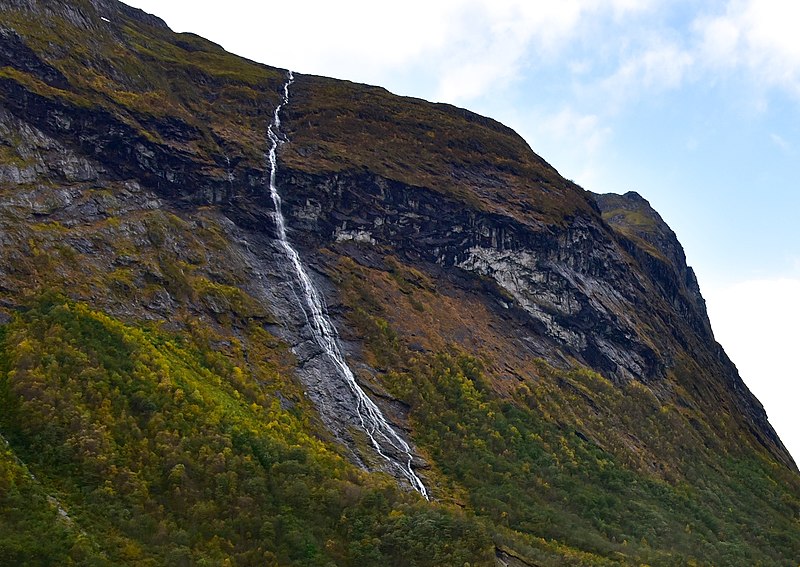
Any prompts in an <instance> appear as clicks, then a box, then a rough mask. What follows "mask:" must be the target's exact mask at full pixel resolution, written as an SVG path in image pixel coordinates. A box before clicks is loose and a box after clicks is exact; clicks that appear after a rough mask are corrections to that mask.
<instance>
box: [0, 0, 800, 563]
mask: <svg viewBox="0 0 800 567" xmlns="http://www.w3.org/2000/svg"><path fill="white" fill-rule="evenodd" d="M0 10H2V15H3V18H2V24H0V101H1V102H0V197H1V199H0V242H1V243H2V247H0V344H1V345H2V348H0V434H2V437H3V439H2V440H0V441H1V442H3V446H2V447H0V449H2V451H1V452H0V471H2V474H0V487H2V489H3V490H2V492H0V526H2V530H0V562H6V563H12V564H13V563H26V562H27V563H29V564H53V563H61V564H69V563H76V564H176V565H178V564H187V565H188V564H203V563H222V564H224V562H226V561H227V562H229V563H230V564H233V565H250V564H252V565H264V564H267V565H270V564H274V565H278V564H280V565H289V564H295V565H329V564H335V565H463V564H465V563H466V562H469V563H470V564H473V565H478V564H487V565H488V564H492V563H494V562H499V563H500V564H504V563H505V564H518V565H525V564H528V565H557V564H559V565H560V564H572V565H598V564H599V565H602V564H606V565H616V564H626V565H627V564H630V565H638V564H641V563H649V564H653V565H683V564H692V563H698V562H699V563H701V564H715V565H750V564H764V565H794V563H793V561H795V560H796V557H798V556H800V500H798V494H800V476H798V473H797V469H796V466H795V464H794V463H793V461H792V459H791V457H790V456H789V455H788V453H787V452H786V450H785V449H784V447H783V446H782V444H781V442H780V439H779V438H778V437H777V435H776V434H775V432H774V431H773V430H772V428H771V426H770V425H769V423H768V421H767V419H766V415H765V414H764V411H763V408H762V407H761V406H760V404H759V403H758V401H757V400H756V399H755V398H754V397H753V396H752V395H751V394H750V393H749V391H748V390H747V388H746V387H745V386H744V384H743V383H742V382H741V380H740V378H739V377H738V374H737V373H736V370H735V368H734V367H733V365H732V364H731V363H730V361H729V360H728V359H727V357H726V356H725V354H724V352H723V351H722V349H721V348H720V347H719V345H717V344H716V342H715V341H714V339H713V336H712V334H711V330H710V325H709V322H708V318H707V315H706V313H705V308H704V304H703V300H702V297H701V295H700V292H699V288H698V286H697V282H696V279H695V278H694V275H693V272H692V271H691V269H690V268H688V267H687V266H686V263H685V258H684V256H683V252H682V250H681V248H680V245H679V243H678V242H677V239H676V238H675V236H674V234H673V233H672V232H671V231H670V230H669V228H668V227H667V226H666V225H665V224H664V223H663V221H662V220H661V219H660V218H659V217H658V215H657V213H655V212H654V211H652V209H651V208H650V207H649V205H648V204H647V203H646V201H644V200H643V199H641V198H640V197H638V196H637V195H635V194H627V195H624V196H614V195H605V196H599V195H592V194H590V193H587V192H585V191H583V190H582V189H581V188H579V187H577V186H576V185H574V184H573V183H571V182H569V181H566V180H565V179H563V178H562V177H561V176H560V175H559V174H558V172H556V171H555V170H554V169H553V168H552V167H550V166H549V165H548V164H547V163H546V162H545V161H544V160H542V159H541V158H540V157H539V156H537V155H536V154H534V153H533V152H532V151H531V150H530V148H528V146H527V145H526V144H525V142H524V141H523V140H522V139H521V138H520V137H519V136H518V135H516V134H515V133H514V132H513V131H511V130H509V129H508V128H506V127H504V126H502V125H500V124H498V123H496V122H494V121H492V120H490V119H487V118H483V117H480V116H477V115H475V114H472V113H470V112H468V111H465V110H461V109H457V108H454V107H450V106H447V105H434V104H430V103H427V102H425V101H421V100H417V99H410V98H404V97H397V96H394V95H392V94H390V93H388V92H387V91H385V90H383V89H380V88H376V87H367V86H363V85H358V84H353V83H348V82H343V81H337V80H333V79H327V78H322V77H313V76H306V75H295V77H294V81H293V82H292V83H291V87H290V89H289V90H288V91H287V90H285V89H286V87H287V81H288V76H287V74H286V72H285V71H282V70H277V69H273V68H270V67H266V66H263V65H259V64H256V63H253V62H250V61H246V60H243V59H241V58H238V57H235V56H233V55H230V54H227V53H225V52H224V51H223V50H222V49H221V48H220V47H218V46H216V45H214V44H212V43H210V42H207V41H205V40H203V39H202V38H199V37H197V36H193V35H191V34H174V33H172V32H171V31H170V30H169V29H168V28H167V27H166V26H165V25H164V24H163V22H161V21H160V20H158V19H157V18H155V17H153V16H149V15H147V14H144V13H142V12H140V11H138V10H135V9H132V8H129V7H127V6H125V5H123V4H119V3H116V2H113V1H111V0H79V1H75V2H70V3H64V2H57V1H55V0H13V1H10V2H9V1H8V0H6V1H3V2H2V3H0ZM287 94H288V99H286V98H284V97H285V96H286V95H287ZM282 102H283V105H282V106H281V107H280V108H279V105H280V104H281V103H282ZM278 111H279V112H278ZM276 118H279V119H280V124H278V123H277V120H276ZM269 132H271V133H272V136H273V137H272V138H271V137H270V135H269V134H268V133H269ZM271 148H273V151H271ZM268 156H269V157H272V156H274V157H275V158H276V159H275V163H274V168H273V167H272V165H271V163H270V159H268ZM271 174H274V180H273V182H274V188H275V189H276V191H277V192H278V193H279V195H280V197H281V200H282V207H281V208H282V212H283V217H284V220H285V225H286V234H285V235H283V234H281V231H280V229H279V228H278V226H277V224H276V220H277V213H276V199H275V196H274V195H271V192H270V186H271V181H270V177H271ZM284 236H285V238H284ZM287 246H290V247H291V248H292V249H293V250H295V251H296V252H297V253H298V258H299V261H300V262H301V264H302V266H303V268H302V269H303V271H304V272H306V274H307V276H308V282H309V284H310V285H312V286H313V287H314V289H315V293H318V294H319V295H320V296H321V298H322V299H323V300H324V304H327V311H328V313H329V315H330V320H331V322H332V323H333V325H334V326H335V328H336V329H337V330H338V334H339V337H338V338H337V337H336V336H335V335H336V333H335V332H333V331H332V330H326V331H325V334H326V336H327V337H328V338H330V339H331V340H332V341H334V342H337V341H338V343H337V344H340V345H341V348H342V350H343V352H344V353H345V354H346V362H347V365H348V367H349V368H350V369H352V372H353V375H354V379H355V380H356V382H357V383H358V386H359V387H360V388H361V389H363V390H364V391H366V392H367V393H368V394H369V396H370V398H371V400H372V401H374V402H375V403H376V404H377V407H378V408H379V410H380V411H381V412H382V414H383V415H385V416H386V417H387V419H389V420H390V421H391V422H393V424H394V432H395V433H396V434H397V435H398V436H399V437H401V438H403V439H405V440H407V441H408V443H409V446H410V447H411V449H410V450H411V451H412V454H413V460H412V463H411V464H412V469H413V471H414V472H415V474H418V475H419V476H420V477H421V479H422V480H423V481H424V484H425V486H426V487H427V489H428V491H429V493H430V496H431V499H432V502H427V501H425V500H424V499H423V498H422V497H421V496H419V495H418V494H417V493H415V492H413V491H412V489H411V486H410V484H409V482H408V481H409V479H408V478H407V477H406V476H404V475H403V474H402V472H401V469H398V468H397V467H394V466H391V464H387V463H389V461H387V459H385V458H384V457H385V456H386V455H383V456H382V455H381V454H380V453H381V451H377V450H376V449H375V445H374V444H373V443H371V442H370V437H371V434H374V430H370V428H369V427H368V426H366V427H365V426H364V425H363V422H361V420H360V416H361V415H362V414H361V413H360V411H361V409H360V407H359V406H358V403H353V402H352V401H349V400H351V399H352V398H351V397H350V396H351V394H350V393H348V392H351V390H348V389H347V385H346V384H344V383H343V382H341V381H340V378H341V376H342V372H343V371H342V369H341V368H339V366H340V364H339V363H338V362H337V361H336V360H334V359H333V358H331V356H329V353H328V354H326V350H329V349H326V348H324V347H323V346H321V343H320V341H319V340H318V339H319V331H318V330H315V328H314V325H313V319H314V317H312V316H310V315H309V313H310V311H309V309H310V307H309V302H308V301H307V299H304V297H305V298H307V295H308V292H307V291H304V289H303V287H302V285H301V280H302V278H301V277H300V276H299V275H298V274H299V272H298V271H297V270H296V269H293V268H292V267H291V264H290V263H288V260H287V259H288V258H289V256H290V254H289V253H288V252H287ZM287 254H288V256H287ZM323 327H324V326H323ZM387 435H389V434H387ZM389 456H390V457H394V458H397V457H401V456H402V455H389ZM384 473H389V475H393V476H394V477H395V478H394V479H392V478H391V476H387V475H386V474H384ZM25 502H30V506H29V513H25V512H24V511H23V510H25V508H24V506H25V504H24V503H25ZM37 541H48V542H49V545H48V546H46V547H44V546H43V547H38V546H37Z"/></svg>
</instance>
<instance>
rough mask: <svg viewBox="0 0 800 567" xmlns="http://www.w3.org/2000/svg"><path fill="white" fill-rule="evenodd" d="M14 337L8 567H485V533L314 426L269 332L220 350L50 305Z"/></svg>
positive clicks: (9, 346)
mask: <svg viewBox="0 0 800 567" xmlns="http://www.w3.org/2000/svg"><path fill="white" fill-rule="evenodd" d="M0 340H1V341H2V345H1V346H2V350H0V353H1V354H0V356H1V358H0V361H1V364H0V366H2V368H1V369H0V370H2V373H1V374H0V375H1V376H2V377H3V378H2V381H0V431H2V434H3V436H4V437H5V438H6V439H7V440H8V441H9V443H10V448H8V447H4V446H3V447H0V483H2V486H3V488H4V490H3V491H2V492H1V493H0V494H2V496H1V497H0V498H2V502H0V504H2V505H0V526H2V527H3V529H2V530H0V563H3V564H29V565H34V564H42V565H44V564H54V563H57V564H62V565H69V564H96V565H106V564H107V565H163V564H169V565H227V564H230V565H321V566H322V565H325V566H327V565H337V566H342V565H354V566H356V565H419V566H422V565H442V566H444V565H463V564H465V562H471V563H472V564H474V565H477V564H488V560H489V558H490V549H491V544H490V541H489V540H488V538H487V535H486V533H485V532H484V530H483V529H482V528H481V527H480V525H479V524H477V523H475V522H474V521H472V520H470V519H469V517H467V516H465V515H464V514H463V513H461V512H459V511H456V510H455V509H453V508H450V507H442V506H436V505H431V504H428V503H426V502H424V501H422V500H421V499H420V498H419V497H418V495H416V494H414V493H407V492H403V491H401V490H399V489H398V488H397V487H396V485H395V483H394V481H393V480H391V479H388V478H384V477H382V476H380V475H371V476H368V475H365V474H363V473H360V472H359V471H357V470H356V469H354V468H353V467H352V466H351V465H349V464H347V463H346V461H344V460H343V459H342V458H341V457H340V456H339V455H338V454H337V453H336V452H335V451H334V450H332V448H331V447H329V446H327V445H325V444H324V443H323V442H321V441H320V440H319V439H317V438H316V437H314V436H313V435H311V434H310V433H309V432H310V431H311V430H313V428H312V427H311V425H310V423H309V421H308V419H309V416H310V415H312V414H311V413H310V412H309V408H308V407H307V405H306V403H305V402H304V401H303V400H302V396H300V395H299V394H298V391H297V386H296V385H294V384H293V383H292V382H291V380H290V379H288V378H287V377H286V375H285V374H284V372H285V369H284V368H281V367H280V365H277V366H276V364H275V362H274V361H279V360H281V359H282V358H285V356H284V355H282V354H281V350H282V349H283V347H282V346H281V345H280V343H278V342H277V341H275V340H274V339H273V338H271V337H270V336H269V335H268V334H266V333H265V332H264V331H262V330H260V329H257V328H255V329H250V330H249V331H248V337H247V344H248V345H249V346H248V349H249V351H248V353H247V355H246V354H245V353H244V352H243V347H242V345H239V347H232V348H231V349H229V350H228V351H227V352H216V351H212V350H209V349H208V348H207V347H203V346H201V345H199V344H198V342H197V340H196V339H193V338H191V337H189V336H185V335H184V336H180V335H178V336H175V335H166V334H164V333H162V332H159V331H158V330H156V329H152V328H142V327H133V326H130V325H125V324H123V323H121V322H119V321H117V320H115V319H113V318H111V317H108V316H107V315H104V314H102V313H100V312H97V311H94V310H92V309H90V308H89V307H87V306H86V305H85V304H80V303H73V302H69V301H66V300H64V299H63V298H61V297H59V296H53V295H45V296H44V297H42V298H41V299H40V300H39V301H37V302H36V304H34V305H33V306H31V308H29V309H27V310H25V311H24V312H23V313H21V314H19V315H18V316H16V317H15V319H14V321H13V322H12V323H10V324H9V325H7V326H6V327H4V328H3V331H2V335H0ZM279 392H280V396H279V395H278V393H279ZM281 396H282V397H283V399H294V400H295V401H294V402H292V403H291V407H286V408H284V407H283V406H282V404H281ZM12 449H13V452H12ZM17 457H18V458H19V459H20V461H17V460H16V458H17ZM22 463H25V464H24V465H23V464H22ZM28 470H30V471H31V472H33V473H34V474H35V480H34V479H33V478H30V477H28V476H27V471H28ZM48 496H49V497H51V499H50V500H52V499H53V498H55V499H57V505H58V506H62V507H63V509H64V510H65V511H66V513H67V514H68V515H69V516H68V519H63V518H60V516H59V513H58V511H57V507H56V506H57V505H56V504H55V502H56V500H52V502H53V503H51V502H50V501H49V500H48ZM41 542H46V545H42V544H41Z"/></svg>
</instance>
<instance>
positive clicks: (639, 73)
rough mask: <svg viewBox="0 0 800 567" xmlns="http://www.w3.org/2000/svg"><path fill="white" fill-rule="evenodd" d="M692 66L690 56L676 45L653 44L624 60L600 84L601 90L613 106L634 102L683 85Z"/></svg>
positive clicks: (692, 58) (666, 43)
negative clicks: (647, 95) (614, 103)
mask: <svg viewBox="0 0 800 567" xmlns="http://www.w3.org/2000/svg"><path fill="white" fill-rule="evenodd" d="M694 62H695V57H694V55H693V54H692V53H691V52H689V51H687V50H685V49H683V48H682V47H680V46H679V45H677V44H675V43H672V42H662V43H659V42H657V43H655V44H654V45H652V46H650V47H649V48H647V49H645V50H644V51H642V52H641V53H637V54H636V55H634V56H632V57H630V58H629V59H627V60H624V61H623V62H622V63H621V64H620V66H619V68H618V69H617V71H616V72H615V73H614V74H613V75H611V76H610V77H608V78H607V79H605V80H604V81H603V89H604V90H605V91H606V92H607V94H608V96H609V98H610V100H612V101H615V102H616V103H617V104H621V103H623V102H625V101H627V100H630V99H636V98H638V97H640V96H641V95H642V94H643V92H645V91H660V90H665V89H675V88H678V87H680V86H681V85H682V84H683V82H684V79H685V77H686V75H687V73H688V72H689V70H690V69H691V68H692V66H693V64H694Z"/></svg>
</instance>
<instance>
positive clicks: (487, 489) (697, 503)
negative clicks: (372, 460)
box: [329, 256, 800, 565]
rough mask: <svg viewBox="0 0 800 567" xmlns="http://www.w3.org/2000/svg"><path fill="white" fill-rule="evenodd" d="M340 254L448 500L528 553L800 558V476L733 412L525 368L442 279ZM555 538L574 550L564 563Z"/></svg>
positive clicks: (371, 337)
mask: <svg viewBox="0 0 800 567" xmlns="http://www.w3.org/2000/svg"><path fill="white" fill-rule="evenodd" d="M335 258H336V256H331V261H332V262H334V263H332V264H331V265H330V268H329V269H330V270H331V273H332V274H333V277H334V278H337V279H338V280H339V281H340V283H341V285H342V288H343V290H344V297H345V298H346V302H347V304H348V305H349V308H350V311H349V312H350V316H349V320H350V322H351V324H352V326H353V327H354V328H356V329H359V330H360V334H361V336H362V337H364V340H365V341H366V343H367V345H368V354H367V357H368V360H369V361H370V362H371V363H372V364H374V365H375V366H376V367H377V368H380V369H382V371H383V372H384V383H385V384H386V385H387V387H388V388H389V389H390V390H391V391H392V393H393V394H395V395H397V396H398V397H399V398H401V399H403V400H404V401H405V402H406V403H407V404H408V405H409V406H410V408H411V409H410V414H409V418H408V419H409V426H410V427H411V428H412V430H413V432H414V438H415V439H416V440H417V442H418V443H419V446H420V448H421V449H422V450H423V451H424V452H425V453H426V456H428V457H429V458H430V459H431V460H432V462H434V463H435V464H436V467H435V469H434V471H433V472H432V473H431V477H432V478H433V479H434V481H435V482H434V486H436V487H437V488H438V490H439V491H441V493H440V494H439V496H442V497H444V498H449V499H454V500H455V501H458V502H461V503H462V504H466V505H467V506H468V507H469V508H471V509H473V510H475V512H476V513H477V514H478V515H479V516H481V517H485V518H487V519H490V520H491V523H492V525H494V526H495V527H496V528H499V527H506V528H508V529H509V530H511V532H513V535H511V536H509V535H508V533H506V534H505V536H502V534H500V535H499V537H500V538H501V539H502V537H510V538H511V540H512V541H515V542H516V548H517V549H527V551H526V553H527V554H528V557H529V558H531V559H533V560H536V561H539V562H542V563H543V564H560V562H561V561H566V558H567V557H569V558H572V559H574V560H575V561H580V559H578V558H577V554H574V551H572V552H570V551H568V549H572V550H578V549H579V550H583V551H584V552H590V553H592V554H594V556H593V557H592V558H591V559H586V558H584V559H583V560H586V561H587V562H588V564H600V563H602V562H603V561H607V562H612V563H613V562H623V563H627V562H632V563H637V562H644V563H648V564H653V565H686V564H693V562H695V563H700V564H713V565H793V563H792V561H793V560H794V558H795V557H796V556H797V555H798V553H800V500H799V499H798V496H797V495H798V494H800V492H798V490H800V479H798V477H797V475H796V474H794V473H793V472H791V471H789V470H787V469H786V468H785V467H784V466H782V465H780V464H778V463H776V462H774V461H773V460H771V459H770V458H769V457H768V455H767V454H765V453H764V452H763V450H762V451H758V450H753V449H752V448H751V445H750V444H749V443H748V441H747V438H746V434H745V433H744V432H742V431H741V429H740V428H738V427H736V426H735V425H734V417H733V416H725V415H721V414H720V415H712V414H706V413H704V412H701V411H697V410H695V409H690V408H689V407H685V406H682V405H680V404H679V403H677V402H666V401H664V402H662V401H659V400H658V399H657V398H656V397H654V396H653V394H652V393H651V392H650V390H648V389H647V388H646V387H644V386H642V385H641V384H639V383H631V384H628V385H627V386H625V387H624V388H619V387H615V386H613V385H612V384H611V383H610V382H608V381H607V380H605V379H604V378H603V377H601V376H600V375H598V374H596V373H594V372H592V371H590V370H587V369H582V368H579V367H578V368H575V369H573V370H568V371H567V370H560V369H556V368H552V367H550V366H548V365H547V364H546V363H544V362H542V361H536V360H524V359H516V360H515V359H514V357H513V356H509V355H508V354H507V353H506V352H505V349H507V348H508V345H507V344H503V343H504V342H506V341H507V340H508V339H507V338H505V337H504V336H503V335H502V334H501V335H500V336H498V335H496V334H493V331H492V329H500V328H502V326H503V322H502V320H501V319H499V318H497V317H496V316H492V315H491V314H488V313H486V312H484V311H483V306H482V305H481V304H480V301H476V299H475V298H474V297H470V296H469V295H467V294H464V293H463V292H459V291H458V290H456V289H452V288H450V287H449V286H448V284H447V283H446V281H441V280H439V281H435V282H434V280H433V279H431V278H429V277H426V276H425V275H424V274H423V273H421V272H419V271H418V270H417V269H415V268H413V267H410V266H404V265H403V264H402V262H400V261H398V260H397V259H395V258H392V257H389V258H385V259H384V260H383V266H384V267H383V269H380V268H376V266H377V265H380V263H378V262H375V261H374V259H373V261H371V263H370V267H369V268H367V267H365V266H362V265H356V264H354V263H353V262H352V261H351V260H349V259H344V260H334V259H335ZM440 322H441V323H440ZM440 325H452V328H450V329H449V330H448V331H445V332H442V331H441V330H439V329H437V326H440ZM460 325H464V326H466V327H467V328H470V329H471V332H469V333H463V332H460V330H459V326H460ZM423 329H425V330H426V331H421V330H423ZM476 335H477V336H476ZM447 337H462V338H461V340H460V342H459V339H453V338H449V339H448V338H447ZM442 339H444V340H442ZM472 341H476V342H477V343H478V345H475V344H473V343H472ZM476 347H477V348H476ZM675 372H676V374H681V376H673V377H672V379H673V380H674V381H675V382H676V383H678V384H680V383H683V384H689V383H691V382H693V381H696V380H699V379H703V378H701V377H702V374H703V370H702V369H700V368H698V367H696V366H694V365H693V364H692V363H691V362H688V361H687V362H686V363H685V364H684V365H681V366H680V367H679V370H676V371H675ZM509 374H511V377H510V378H509ZM737 431H738V432H739V433H736V434H735V435H737V436H738V437H735V438H730V437H729V435H730V432H737ZM435 494H436V493H435ZM498 533H499V532H498ZM520 542H524V543H522V544H521V543H520ZM556 542H557V543H556ZM557 545H566V546H567V549H564V548H561V550H560V553H561V554H563V555H558V559H553V557H552V556H551V555H550V553H553V552H554V551H555V548H557ZM525 546H527V548H526V547H525ZM548 561H550V562H552V563H548Z"/></svg>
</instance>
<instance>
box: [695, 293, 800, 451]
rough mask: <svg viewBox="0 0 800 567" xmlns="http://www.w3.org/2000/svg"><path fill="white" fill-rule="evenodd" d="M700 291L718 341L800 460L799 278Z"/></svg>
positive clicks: (785, 442)
mask: <svg viewBox="0 0 800 567" xmlns="http://www.w3.org/2000/svg"><path fill="white" fill-rule="evenodd" d="M703 294H704V295H705V297H706V302H707V304H708V311H709V316H710V317H711V323H712V326H713V328H714V333H715V335H716V337H717V340H718V341H719V342H720V344H722V346H723V347H724V348H725V351H726V352H727V353H728V356H730V357H731V359H732V360H733V361H734V363H735V364H736V366H737V367H738V369H739V372H740V374H741V376H742V378H743V379H744V380H745V382H746V383H747V385H748V387H749V388H750V389H751V391H752V392H753V393H754V394H755V395H756V396H757V397H758V399H759V400H760V401H761V403H763V404H764V407H765V409H766V411H767V414H768V416H769V420H770V422H771V423H772V425H773V426H774V427H775V429H776V431H777V432H778V435H780V436H781V439H782V440H783V442H784V444H785V445H786V447H787V448H788V449H789V451H790V452H791V453H792V454H793V456H794V458H795V460H796V461H798V462H800V414H799V413H798V411H797V400H799V399H800V365H798V364H797V359H796V352H797V349H798V339H800V333H798V330H797V325H798V323H797V322H798V321H800V279H773V280H752V281H745V282H740V283H736V284H733V285H728V286H723V287H714V288H710V289H706V290H704V292H703Z"/></svg>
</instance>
